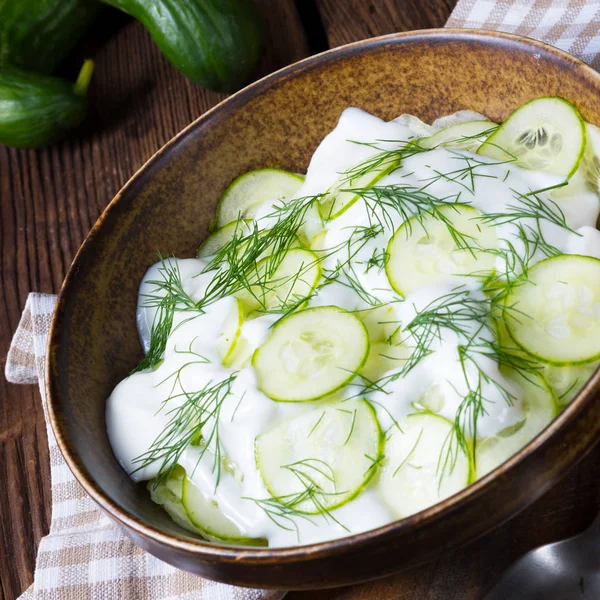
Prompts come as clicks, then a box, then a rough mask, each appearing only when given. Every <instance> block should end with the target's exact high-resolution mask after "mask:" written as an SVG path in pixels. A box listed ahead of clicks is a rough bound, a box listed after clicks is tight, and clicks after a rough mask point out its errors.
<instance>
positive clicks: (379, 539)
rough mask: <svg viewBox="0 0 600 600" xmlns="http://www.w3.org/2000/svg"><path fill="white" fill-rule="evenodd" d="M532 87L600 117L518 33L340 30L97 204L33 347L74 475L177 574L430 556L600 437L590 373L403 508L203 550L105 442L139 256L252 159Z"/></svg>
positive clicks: (492, 102) (403, 563)
mask: <svg viewBox="0 0 600 600" xmlns="http://www.w3.org/2000/svg"><path fill="white" fill-rule="evenodd" d="M544 95H559V96H562V97H564V98H567V99H568V100H570V101H571V102H573V103H574V104H575V105H576V106H577V107H578V108H579V110H580V111H581V114H582V115H583V117H584V118H585V119H586V120H588V121H591V122H593V123H596V124H600V75H599V74H598V73H596V72H595V71H593V70H592V69H591V68H589V67H587V66H586V65H584V64H583V63H581V62H580V61H578V60H576V59H574V58H572V57H571V56H569V55H567V54H565V53H563V52H561V51H559V50H556V49H554V48H551V47H549V46H546V45H544V44H541V43H539V42H535V41H533V40H528V39H525V38H520V37H517V36H513V35H507V34H500V33H492V32H476V31H468V30H462V31H460V30H429V31H417V32H412V33H404V34H397V35H391V36H385V37H381V38H376V39H371V40H366V41H364V42H358V43H355V44H351V45H348V46H344V47H341V48H337V49H335V50H332V51H329V52H325V53H323V54H320V55H318V56H314V57H311V58H308V59H306V60H304V61H302V62H299V63H297V64H295V65H292V66H290V67H287V68H285V69H283V70H281V71H278V72H277V73H274V74H272V75H269V76H268V77H266V78H264V79H262V80H260V81H258V82H256V83H254V84H252V85H250V86H249V87H247V88H245V89H244V90H242V91H240V92H238V93H237V94H235V95H233V96H231V97H230V98H228V99H227V100H225V101H224V102H222V103H221V104H220V105H218V106H217V107H215V108H214V109H212V110H210V111H209V112H207V113H206V114H204V115H202V117H200V118H199V119H198V120H196V121H195V122H194V123H192V124H191V125H190V126H189V127H188V128H187V129H185V130H184V131H183V132H181V133H180V134H179V135H178V136H176V137H175V138H174V139H173V140H172V141H171V142H169V143H168V144H167V145H166V146H165V147H164V148H162V149H161V150H160V151H159V152H158V153H157V154H156V155H155V156H154V157H152V158H151V159H150V160H149V161H148V162H147V163H146V164H145V165H144V166H143V167H142V168H141V169H140V170H139V171H138V172H137V173H136V174H135V175H134V176H133V177H132V179H131V180H130V181H129V182H128V183H127V185H126V186H125V187H124V188H123V189H122V190H121V191H120V192H119V194H118V195H117V196H116V198H115V199H114V200H113V201H112V202H111V203H110V205H109V206H108V208H107V209H106V211H105V212H104V213H103V214H102V216H101V217H100V219H99V220H98V222H97V223H96V224H95V226H94V227H93V229H92V231H91V233H90V234H89V236H88V238H87V239H86V240H85V242H84V244H83V246H82V247H81V249H80V251H79V253H78V254H77V256H76V258H75V260H74V262H73V265H72V267H71V269H70V271H69V273H68V275H67V277H66V280H65V283H64V285H63V288H62V290H61V292H60V297H59V301H58V306H57V309H56V312H55V314H54V318H53V322H52V329H51V334H50V340H49V351H48V359H47V380H46V385H47V391H48V406H49V410H50V417H51V421H52V427H53V429H54V433H55V434H56V438H57V440H58V443H59V445H60V448H61V450H62V453H63V455H64V457H65V459H66V461H67V463H68V465H69V467H70V468H71V470H72V471H73V473H74V475H75V477H76V478H77V479H78V481H79V482H80V483H81V485H82V486H83V487H84V488H85V490H86V491H87V492H88V493H89V494H90V496H91V497H92V498H93V499H94V500H95V501H96V502H97V503H98V504H99V505H100V506H101V507H102V508H103V509H104V510H105V511H106V512H107V513H108V514H109V515H110V516H111V517H112V518H113V519H114V520H115V521H117V523H119V525H121V527H123V529H124V530H125V532H126V533H127V534H128V535H129V536H130V537H131V538H132V539H133V540H134V541H135V542H136V543H137V544H139V545H140V546H141V547H142V548H144V549H146V550H147V551H148V552H150V553H152V554H154V555H156V556H157V557H159V558H161V559H162V560H164V561H166V562H168V563H171V564H173V565H175V566H177V567H179V568H181V569H186V570H188V571H191V572H193V573H197V574H198V575H202V576H204V577H208V578H211V579H215V580H220V581H227V582H230V583H235V584H238V585H245V586H261V587H273V588H286V589H291V588H296V589H298V588H317V587H326V586H337V585H341V584H350V583H356V582H359V581H364V580H368V579H371V578H376V577H380V576H383V575H386V574H389V573H392V572H394V571H398V570H401V569H405V568H407V567H410V566H413V565H415V564H417V563H420V562H424V561H427V560H431V559H433V558H435V557H436V556H438V555H440V554H442V553H444V552H447V551H449V550H451V549H452V548H455V547H457V546H459V545H461V544H465V543H467V542H469V541H470V540H473V539H475V538H477V537H478V536H481V535H482V534H484V533H485V532H487V531H489V530H491V529H492V528H494V527H496V526H497V525H499V524H500V523H502V522H503V521H506V520H507V519H509V518H510V517H512V516H513V515H515V514H516V513H517V512H519V511H520V510H522V509H523V508H524V507H526V506H527V505H528V504H530V503H531V502H533V501H534V500H535V499H536V498H538V497H539V496H541V495H542V494H543V493H544V492H545V491H547V490H548V488H549V487H550V486H552V485H553V484H554V483H555V482H556V481H557V480H558V479H560V478H561V477H562V476H563V475H564V474H565V472H566V471H567V470H568V469H569V468H570V467H572V466H573V465H574V464H575V463H576V462H577V461H579V460H580V459H581V458H582V457H583V456H584V455H585V454H586V453H587V452H588V451H589V450H590V448H591V447H592V446H593V444H594V443H595V442H596V440H597V438H598V434H599V432H600V402H598V401H597V399H596V394H597V392H598V389H599V387H600V375H598V374H596V375H595V376H594V377H593V379H592V380H591V381H590V382H589V383H588V384H587V385H586V387H585V389H584V390H583V391H582V392H581V393H580V394H579V396H578V398H577V399H576V400H575V401H574V402H573V403H572V404H571V405H570V406H569V407H568V408H567V410H565V411H564V412H563V413H562V414H561V415H560V416H559V417H558V418H557V419H556V420H555V421H554V422H553V423H552V424H551V425H550V426H549V427H548V428H547V429H546V430H545V431H544V432H543V433H541V434H540V435H539V436H538V437H537V438H536V439H535V440H533V441H532V442H531V443H530V444H529V445H528V446H526V447H525V448H523V450H522V451H521V452H519V453H518V454H517V455H515V456H514V457H513V458H512V459H511V460H509V461H508V462H507V463H505V464H504V465H502V466H501V467H500V468H499V469H497V470H496V471H494V472H493V473H491V474H490V475H488V476H486V477H484V478H483V479H481V480H479V481H477V482H476V483H475V484H473V485H471V486H470V487H468V488H467V489H465V490H463V491H461V492H460V493H459V494H456V495H455V496H453V497H451V498H449V499H448V500H446V501H444V502H442V503H440V504H438V505H436V506H433V507H431V508H429V509H427V510H425V511H423V512H421V513H418V514H416V515H414V516H411V517H409V518H406V519H403V520H401V521H397V522H395V523H391V524H389V525H386V526H384V527H381V528H379V529H376V530H373V531H368V532H366V533H362V534H359V535H354V536H352V537H347V538H343V539H338V540H334V541H331V542H326V543H320V544H314V545H309V546H299V547H295V548H272V549H269V548H242V547H232V546H220V545H215V544H211V543H208V542H204V541H202V540H200V539H197V538H195V537H193V536H191V535H190V534H188V533H186V532H185V531H184V530H182V529H180V528H179V527H178V526H177V525H175V523H173V522H172V521H171V519H170V518H169V517H168V516H167V514H166V513H165V512H163V510H162V509H161V508H160V507H158V506H157V505H156V504H153V503H152V502H151V500H150V497H149V495H148V493H147V491H146V489H145V487H144V486H139V485H138V486H136V485H134V484H133V483H132V481H131V480H130V479H129V478H128V477H127V475H126V474H125V472H124V471H123V470H122V469H121V467H120V466H119V464H118V463H117V461H116V459H115V457H114V456H113V454H112V451H111V448H110V445H109V442H108V438H107V434H106V429H105V425H104V407H105V401H106V398H107V397H108V395H109V394H110V392H111V390H112V389H113V387H114V386H115V385H116V384H117V383H118V382H119V381H120V380H121V379H122V378H123V377H124V376H125V375H126V374H127V373H128V372H129V371H130V369H131V368H132V367H133V366H134V365H135V364H136V363H137V362H138V360H139V359H140V358H141V349H140V344H139V341H138V336H137V332H136V324H135V323H136V322H135V310H136V300H137V289H138V284H139V282H140V279H141V277H142V276H143V274H144V272H145V270H146V269H147V267H148V266H149V265H151V264H152V263H154V262H155V260H156V252H157V251H158V250H160V251H161V252H162V253H163V255H166V254H170V253H173V254H174V255H176V256H180V257H185V256H193V255H194V252H195V250H196V248H197V247H198V244H199V242H200V241H201V240H202V239H203V237H204V236H205V235H206V233H207V227H208V223H209V221H210V219H211V216H212V215H213V212H214V209H215V205H216V203H217V200H218V198H219V196H220V195H221V193H222V192H223V190H224V189H225V188H226V186H227V185H228V184H229V183H230V182H231V181H232V179H233V178H234V177H236V176H237V175H239V174H241V173H244V172H245V171H247V170H249V169H255V168H258V167H281V168H283V169H288V170H291V171H296V172H304V171H305V170H306V167H307V165H308V162H309V159H310V156H311V154H312V153H313V151H314V150H315V148H316V147H317V145H318V144H319V142H320V140H321V139H322V138H323V137H324V136H325V135H326V134H327V132H328V131H330V130H331V129H332V128H333V127H334V126H335V123H336V121H337V119H338V117H339V115H340V113H341V112H342V110H343V109H344V108H346V107H348V106H358V107H360V108H363V109H365V110H367V111H369V112H371V113H374V114H376V115H378V116H380V117H382V118H384V119H392V118H394V117H396V116H398V115H399V114H401V113H411V114H414V115H417V116H419V117H421V118H422V119H424V120H426V121H429V122H430V121H431V120H432V119H434V118H436V117H438V116H441V115H445V114H448V113H452V112H454V111H457V110H460V109H467V108H468V109H472V110H476V111H480V112H482V113H484V114H485V115H487V116H488V117H489V118H490V119H492V120H496V121H502V120H503V119H505V118H506V117H507V116H508V115H509V113H510V112H511V111H512V110H513V109H514V108H515V107H517V106H519V105H521V104H523V103H524V102H526V101H527V100H530V99H532V98H536V97H539V96H544Z"/></svg>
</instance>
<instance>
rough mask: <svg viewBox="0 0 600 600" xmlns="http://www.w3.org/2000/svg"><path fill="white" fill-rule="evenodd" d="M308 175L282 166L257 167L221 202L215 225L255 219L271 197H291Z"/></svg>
mask: <svg viewBox="0 0 600 600" xmlns="http://www.w3.org/2000/svg"><path fill="white" fill-rule="evenodd" d="M303 183H304V177H303V176H302V175H297V174H296V173H290V172H289V171H283V170H281V169H257V170H255V171H248V172H247V173H244V174H243V175H240V176H239V177H238V178H236V179H235V180H234V181H233V183H232V184H231V185H230V186H229V187H228V188H227V189H226V190H225V192H224V194H223V195H222V196H221V199H220V200H219V204H218V205H217V214H216V217H215V225H216V227H218V228H220V227H223V226H225V225H227V224H228V223H231V222H232V221H237V220H238V219H252V218H253V217H254V215H255V214H256V211H257V209H258V207H259V206H260V205H261V204H264V203H265V202H267V201H269V200H273V201H275V200H280V201H281V200H286V199H288V198H291V197H292V196H293V195H294V194H295V193H296V192H297V191H298V190H299V189H300V186H301V185H302V184H303Z"/></svg>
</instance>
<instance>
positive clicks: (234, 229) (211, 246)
mask: <svg viewBox="0 0 600 600" xmlns="http://www.w3.org/2000/svg"><path fill="white" fill-rule="evenodd" d="M251 223H252V221H251V220H249V219H247V220H243V219H241V220H239V221H232V222H231V223H228V224H227V225H225V226H224V227H221V229H217V231H215V232H214V233H211V234H210V235H209V236H208V237H207V238H206V239H205V240H204V241H203V242H202V244H201V246H200V248H198V253H197V255H196V256H197V257H198V258H206V257H207V256H213V255H214V254H216V253H217V252H218V251H219V250H220V249H221V248H222V247H223V246H225V245H226V244H228V243H229V242H230V241H231V240H232V239H233V238H234V236H235V237H237V239H240V238H241V237H244V236H246V235H248V234H249V233H250V231H251V229H250V225H251Z"/></svg>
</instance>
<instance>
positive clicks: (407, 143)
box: [341, 140, 430, 185]
mask: <svg viewBox="0 0 600 600" xmlns="http://www.w3.org/2000/svg"><path fill="white" fill-rule="evenodd" d="M348 141H349V142H351V143H352V144H356V145H358V146H366V147H368V148H372V149H373V150H377V153H376V154H375V155H373V156H371V157H369V158H367V159H365V160H363V161H362V162H360V163H359V164H358V165H356V166H355V167H352V168H350V169H348V170H347V171H346V172H345V173H344V175H343V178H342V181H341V185H345V184H347V183H351V182H353V181H356V180H357V179H360V178H362V177H364V176H365V175H370V174H372V173H391V172H392V171H393V170H395V169H397V168H398V167H400V166H401V164H402V161H403V160H405V159H407V158H410V157H411V156H415V155H416V154H421V153H422V152H429V150H430V149H429V148H423V147H422V146H420V145H419V142H418V140H376V142H359V141H356V140H348ZM383 143H388V144H389V143H392V144H397V147H396V148H391V149H388V148H383V147H382V146H381V144H383Z"/></svg>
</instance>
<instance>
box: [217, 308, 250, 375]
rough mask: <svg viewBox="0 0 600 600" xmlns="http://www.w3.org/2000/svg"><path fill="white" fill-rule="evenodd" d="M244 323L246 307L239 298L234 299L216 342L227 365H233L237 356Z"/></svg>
mask: <svg viewBox="0 0 600 600" xmlns="http://www.w3.org/2000/svg"><path fill="white" fill-rule="evenodd" d="M243 323H244V308H243V306H242V303H241V302H240V301H239V300H237V299H234V302H233V303H232V305H231V308H230V309H229V311H228V313H227V316H226V318H225V321H224V323H223V328H222V330H221V333H220V334H219V337H218V338H217V344H216V347H217V352H218V353H219V356H220V357H221V359H222V362H223V364H224V365H225V366H226V367H229V366H231V363H232V358H233V357H234V356H235V353H236V346H237V344H238V342H239V339H240V333H241V331H242V324H243Z"/></svg>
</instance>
